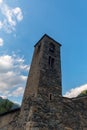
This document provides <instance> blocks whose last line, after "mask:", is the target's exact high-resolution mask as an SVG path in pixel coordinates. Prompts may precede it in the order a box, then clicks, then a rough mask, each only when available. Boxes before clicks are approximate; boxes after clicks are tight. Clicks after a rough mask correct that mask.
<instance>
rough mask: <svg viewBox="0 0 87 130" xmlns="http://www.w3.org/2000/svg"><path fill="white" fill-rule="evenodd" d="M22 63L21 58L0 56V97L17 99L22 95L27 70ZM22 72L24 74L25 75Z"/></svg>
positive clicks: (27, 67)
mask: <svg viewBox="0 0 87 130" xmlns="http://www.w3.org/2000/svg"><path fill="white" fill-rule="evenodd" d="M24 62H25V61H24V59H23V58H20V57H18V56H16V55H12V56H11V55H3V56H0V96H2V97H11V96H12V97H18V96H21V95H22V94H23V91H24V87H25V84H26V79H27V76H26V75H27V70H28V69H29V66H28V65H26V64H24ZM21 66H22V68H21ZM25 66H26V67H25ZM22 72H24V73H25V72H26V75H24V74H23V73H22ZM20 86H22V87H20Z"/></svg>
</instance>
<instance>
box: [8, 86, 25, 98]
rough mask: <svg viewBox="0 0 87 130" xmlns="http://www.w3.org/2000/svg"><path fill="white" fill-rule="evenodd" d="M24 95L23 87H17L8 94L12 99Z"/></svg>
mask: <svg viewBox="0 0 87 130" xmlns="http://www.w3.org/2000/svg"><path fill="white" fill-rule="evenodd" d="M23 93H24V87H18V88H17V89H16V90H15V91H13V92H12V93H10V94H9V97H10V96H11V97H12V96H14V97H19V95H20V96H21V95H23Z"/></svg>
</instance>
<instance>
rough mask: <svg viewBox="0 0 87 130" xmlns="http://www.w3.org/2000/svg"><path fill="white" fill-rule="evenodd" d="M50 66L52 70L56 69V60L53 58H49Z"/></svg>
mask: <svg viewBox="0 0 87 130" xmlns="http://www.w3.org/2000/svg"><path fill="white" fill-rule="evenodd" d="M49 66H50V68H53V67H54V58H52V57H51V56H49Z"/></svg>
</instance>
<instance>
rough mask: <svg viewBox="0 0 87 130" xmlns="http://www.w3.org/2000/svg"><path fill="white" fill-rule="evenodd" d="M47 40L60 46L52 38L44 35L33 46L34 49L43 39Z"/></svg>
mask: <svg viewBox="0 0 87 130" xmlns="http://www.w3.org/2000/svg"><path fill="white" fill-rule="evenodd" d="M45 38H48V39H50V40H51V41H53V42H55V43H56V44H59V46H62V45H61V44H60V43H59V42H57V41H55V40H54V39H53V38H51V37H50V36H48V35H47V34H44V35H43V36H42V37H41V39H40V40H39V41H38V42H37V43H36V44H35V45H34V47H36V46H37V45H38V44H39V43H40V42H41V41H42V40H43V39H45Z"/></svg>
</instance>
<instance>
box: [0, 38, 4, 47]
mask: <svg viewBox="0 0 87 130" xmlns="http://www.w3.org/2000/svg"><path fill="white" fill-rule="evenodd" d="M3 44H4V41H3V39H2V38H0V46H3Z"/></svg>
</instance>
